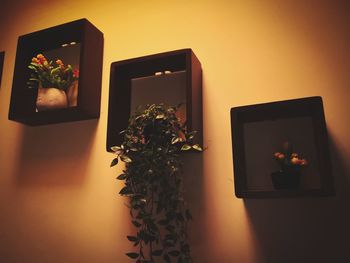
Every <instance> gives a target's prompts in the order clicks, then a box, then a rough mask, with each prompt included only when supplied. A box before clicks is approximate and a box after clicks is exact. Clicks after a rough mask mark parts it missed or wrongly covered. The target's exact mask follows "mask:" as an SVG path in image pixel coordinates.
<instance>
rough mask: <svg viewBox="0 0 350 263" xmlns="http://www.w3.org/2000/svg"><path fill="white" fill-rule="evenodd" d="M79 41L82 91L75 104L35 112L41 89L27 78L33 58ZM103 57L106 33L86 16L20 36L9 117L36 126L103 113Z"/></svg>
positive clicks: (96, 116) (86, 117) (92, 116)
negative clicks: (101, 108) (32, 84)
mask: <svg viewBox="0 0 350 263" xmlns="http://www.w3.org/2000/svg"><path fill="white" fill-rule="evenodd" d="M71 42H76V43H80V45H81V49H80V63H79V71H80V73H79V87H78V89H79V91H78V103H77V106H75V107H68V108H64V109H57V110H50V111H42V112H36V110H35V108H36V105H35V104H36V103H35V102H36V97H37V93H38V90H37V89H29V88H28V87H27V84H26V83H27V81H28V78H29V76H30V70H29V69H28V68H27V67H28V65H29V63H30V61H31V58H32V57H34V56H36V55H37V54H38V53H42V52H43V51H47V50H52V49H55V48H60V47H61V45H62V43H71ZM102 60H103V33H102V32H101V31H100V30H98V29H97V28H96V27H95V26H94V25H93V24H91V23H90V22H89V21H88V20H87V19H80V20H76V21H72V22H69V23H65V24H62V25H58V26H54V27H51V28H48V29H44V30H40V31H36V32H33V33H30V34H27V35H23V36H20V37H19V38H18V44H17V54H16V62H15V71H14V76H13V84H12V93H11V101H10V109H9V116H8V117H9V120H13V121H17V122H20V123H23V124H27V125H31V126H36V125H44V124H51V123H59V122H68V121H79V120H86V119H94V118H98V117H99V116H100V103H101V80H102V62H103V61H102Z"/></svg>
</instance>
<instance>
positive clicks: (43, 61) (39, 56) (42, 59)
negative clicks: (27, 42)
mask: <svg viewBox="0 0 350 263" xmlns="http://www.w3.org/2000/svg"><path fill="white" fill-rule="evenodd" d="M36 57H37V58H38V60H39V62H40V64H42V65H43V64H44V63H45V62H46V63H47V60H46V58H45V57H44V55H43V54H38V55H37V56H36Z"/></svg>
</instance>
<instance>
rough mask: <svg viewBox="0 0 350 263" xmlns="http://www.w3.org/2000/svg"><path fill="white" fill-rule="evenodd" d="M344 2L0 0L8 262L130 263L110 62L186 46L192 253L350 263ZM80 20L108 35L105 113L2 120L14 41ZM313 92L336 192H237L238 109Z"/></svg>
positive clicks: (2, 239) (3, 235)
mask: <svg viewBox="0 0 350 263" xmlns="http://www.w3.org/2000/svg"><path fill="white" fill-rule="evenodd" d="M349 11H350V10H349V1H343V2H341V1H331V0H329V1H292V0H291V1H282V0H281V1H260V0H259V1H258V0H256V1H204V0H202V1H141V0H139V1H117V0H115V1H81V0H75V1H73V0H70V1H67V0H60V1H38V0H36V1H25V0H23V1H19V0H17V1H8V0H5V1H1V6H0V51H1V50H5V51H6V57H5V64H4V72H3V79H2V84H1V89H0V174H1V175H0V261H1V262H29V263H31V262H36V263H37V262H50V263H56V262H69V263H70V262H92V263H95V262H103V263H104V262H118V263H124V262H125V263H126V262H130V261H129V260H128V259H127V258H126V257H125V256H124V255H123V254H124V252H126V251H128V250H129V249H130V243H129V242H128V241H127V240H126V238H125V236H126V235H127V234H129V233H131V231H132V227H131V226H130V223H129V214H128V210H127V208H126V207H125V206H124V204H123V202H124V200H123V199H122V198H121V197H119V196H118V194H117V193H118V191H119V189H120V188H121V184H120V183H118V182H116V181H115V176H116V175H117V174H118V171H117V170H120V169H121V167H118V168H116V169H111V168H109V163H110V161H111V159H112V155H110V154H108V153H106V152H105V150H104V149H105V139H106V126H107V111H108V108H107V101H108V84H109V67H110V64H111V62H113V61H118V60H122V59H127V58H133V57H138V56H142V55H147V54H153V53H159V52H163V51H170V50H175V49H181V48H187V47H190V48H192V49H193V50H194V52H195V53H196V55H197V56H198V58H199V59H200V61H201V63H202V67H203V82H204V83H203V101H204V104H203V110H204V113H203V114H204V116H203V119H204V143H205V147H208V149H207V151H205V152H204V153H203V155H202V156H200V155H196V156H187V157H186V162H187V165H186V166H187V168H186V176H187V179H186V180H187V183H186V184H187V186H188V188H187V194H188V197H189V202H190V206H191V208H192V210H193V211H194V218H195V220H194V222H193V223H192V226H191V228H190V231H191V244H192V248H193V256H194V259H195V262H196V263H214V262H218V263H231V262H238V263H245V262H248V263H253V262H266V263H270V262H277V263H280V262H350V252H349V251H350V249H349V248H350V246H349V236H350V223H349V222H350V212H349V211H350V209H349V204H350V202H349V201H350V191H349V190H350V187H349V185H350V182H349V181H350V175H349V174H350V172H349V171H350V161H349V160H350V124H349V112H350V111H349V99H350V87H349V86H350V78H349V73H350V49H349V46H350V35H349V34H350V30H349V25H350V16H349ZM82 17H86V18H87V19H89V20H90V21H91V22H92V23H93V24H95V25H96V26H97V27H98V28H99V29H100V30H101V31H102V32H104V38H105V46H104V64H103V80H102V107H101V117H100V119H99V120H92V121H84V122H75V123H67V124H57V125H51V126H42V127H36V128H30V127H26V126H23V125H21V124H18V123H14V122H10V121H8V120H7V114H8V107H9V100H10V92H11V85H12V77H13V69H14V59H15V52H16V44H17V37H18V36H19V35H22V34H26V33H30V32H33V31H36V30H40V29H43V28H47V27H50V26H53V25H57V24H61V23H64V22H68V21H72V20H75V19H79V18H82ZM313 95H321V96H323V99H324V106H325V112H326V119H327V124H328V129H329V133H330V142H331V154H332V163H333V173H334V176H335V179H336V187H337V196H336V197H332V198H296V199H276V200H266V199H263V200H247V201H244V200H241V199H237V198H236V197H235V196H234V194H233V172H232V154H231V138H230V136H231V134H230V122H229V110H230V108H231V107H233V106H238V105H246V104H253V103H259V102H268V101H275V100H283V99H291V98H297V97H305V96H313ZM116 121H117V120H116ZM190 162H191V163H190Z"/></svg>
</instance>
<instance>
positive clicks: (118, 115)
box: [106, 49, 203, 152]
mask: <svg viewBox="0 0 350 263" xmlns="http://www.w3.org/2000/svg"><path fill="white" fill-rule="evenodd" d="M166 70H170V71H171V72H176V71H183V70H185V71H186V125H187V128H188V130H190V131H192V130H196V131H197V132H198V133H197V136H196V143H200V144H201V145H202V140H203V139H202V137H203V136H202V68H201V64H200V62H199V60H198V58H197V57H196V56H195V54H194V53H193V51H192V50H191V49H181V50H176V51H171V52H165V53H160V54H155V55H150V56H144V57H139V58H134V59H128V60H123V61H118V62H114V63H112V64H111V73H110V85H109V105H108V127H107V145H106V150H107V151H108V152H111V147H112V146H115V145H120V144H121V143H122V141H123V137H122V135H120V132H121V131H122V130H125V129H126V127H127V126H128V120H129V117H130V104H131V80H132V79H133V78H140V77H148V76H152V75H154V74H155V72H159V71H162V72H163V71H166Z"/></svg>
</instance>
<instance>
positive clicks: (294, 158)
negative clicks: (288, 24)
mask: <svg viewBox="0 0 350 263" xmlns="http://www.w3.org/2000/svg"><path fill="white" fill-rule="evenodd" d="M290 162H291V164H294V165H298V164H299V163H300V159H298V158H297V157H293V158H292V159H291V160H290Z"/></svg>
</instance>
